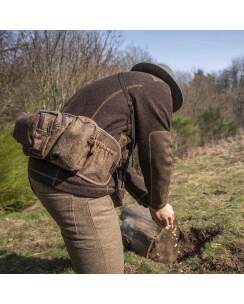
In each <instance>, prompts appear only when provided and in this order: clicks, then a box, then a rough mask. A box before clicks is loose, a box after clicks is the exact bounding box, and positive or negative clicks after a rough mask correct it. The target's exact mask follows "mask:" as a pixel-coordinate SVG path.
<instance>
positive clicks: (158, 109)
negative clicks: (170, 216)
mask: <svg viewBox="0 0 244 304" xmlns="http://www.w3.org/2000/svg"><path fill="white" fill-rule="evenodd" d="M124 78H125V81H126V86H127V89H128V91H129V93H130V95H131V97H132V99H133V103H134V111H135V139H136V145H137V146H138V153H139V163H140V166H141V170H142V174H143V177H144V180H143V178H142V177H140V176H138V175H137V174H136V172H135V170H134V169H133V168H128V170H127V173H126V180H125V188H126V190H127V191H128V192H129V193H130V194H131V195H132V196H133V197H134V198H135V199H136V200H137V201H138V202H139V203H142V204H144V205H146V206H152V207H154V208H160V207H163V206H164V205H165V204H166V203H167V201H168V189H169V183H170V174H171V166H172V149H171V138H170V132H169V131H170V119H171V116H172V98H171V91H170V88H169V86H168V85H167V84H166V83H165V82H164V81H162V80H160V79H159V78H157V77H154V76H152V75H150V74H146V73H142V72H126V73H124ZM63 112H67V113H71V114H73V115H83V116H87V117H90V118H92V119H94V120H95V121H96V123H97V124H98V126H99V127H101V128H102V129H104V130H106V131H107V132H108V133H109V134H111V135H112V136H114V137H115V138H116V139H119V138H120V135H121V134H122V133H125V134H127V131H128V128H130V115H129V108H128V104H127V100H126V97H125V95H124V93H123V91H122V89H121V86H120V83H119V80H118V74H115V75H112V76H109V77H106V78H103V79H101V80H98V81H95V82H93V83H91V84H89V85H87V86H85V87H83V88H82V89H80V90H79V91H78V92H77V93H76V94H75V95H74V96H73V97H72V98H71V99H70V100H69V101H68V103H67V104H66V105H65V106H64V109H63ZM115 174H116V173H115ZM29 175H30V176H31V177H32V178H33V179H35V180H37V181H39V182H43V183H45V184H48V185H52V186H53V187H55V188H56V189H59V190H62V191H64V192H69V193H73V194H76V195H78V196H85V197H99V196H104V195H107V194H112V193H113V192H114V191H115V179H114V176H113V177H112V178H111V179H110V182H109V183H108V185H107V186H105V187H104V186H97V185H93V184H91V183H89V182H86V181H84V180H82V179H81V178H80V177H79V176H76V175H74V174H72V173H70V172H68V171H65V170H63V169H61V168H58V167H56V166H54V165H52V164H50V163H48V162H46V161H45V160H37V159H34V158H30V161H29ZM144 182H145V183H144Z"/></svg>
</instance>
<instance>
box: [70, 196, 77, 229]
mask: <svg viewBox="0 0 244 304" xmlns="http://www.w3.org/2000/svg"><path fill="white" fill-rule="evenodd" d="M71 208H72V213H73V219H74V224H75V232H76V233H77V234H78V229H77V222H76V217H75V210H74V200H73V195H72V196H71Z"/></svg>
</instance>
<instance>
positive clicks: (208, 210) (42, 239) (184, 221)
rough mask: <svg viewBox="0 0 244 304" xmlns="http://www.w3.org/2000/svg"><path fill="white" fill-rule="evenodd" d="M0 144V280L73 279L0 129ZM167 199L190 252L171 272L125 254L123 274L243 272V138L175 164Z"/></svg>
mask: <svg viewBox="0 0 244 304" xmlns="http://www.w3.org/2000/svg"><path fill="white" fill-rule="evenodd" d="M0 144H1V150H0V170H1V175H0V193H1V197H0V236H1V238H0V273H73V271H72V269H71V266H70V262H69V259H68V256H67V252H66V250H65V247H64V244H63V242H62V239H61V235H60V233H59V230H58V228H57V226H56V225H55V224H54V222H53V221H52V220H51V218H50V217H49V216H48V214H47V212H46V211H45V210H44V209H43V207H42V206H41V205H40V203H39V202H38V201H37V200H36V198H35V197H34V196H33V194H32V193H31V191H30V189H29V186H28V180H27V174H26V168H27V160H26V158H25V156H23V154H22V152H21V149H20V147H19V146H18V145H16V144H15V142H14V140H13V139H12V138H11V137H10V136H9V131H6V130H5V131H3V132H1V135H0ZM170 197H171V202H172V204H173V206H174V208H175V212H176V215H177V218H178V222H179V225H180V227H181V229H182V231H183V232H185V233H188V235H189V236H190V237H192V238H193V240H194V242H195V247H194V250H192V251H191V252H187V253H186V254H185V255H184V256H182V257H181V259H179V261H178V262H176V263H175V264H174V265H171V266H168V265H162V264H159V263H155V262H152V261H150V260H147V259H145V258H141V257H139V256H137V255H136V254H134V253H132V252H125V269H126V273H243V272H244V136H243V135H242V136H241V135H238V136H236V137H235V138H231V139H229V140H228V141H223V142H221V143H219V144H218V145H215V146H208V147H204V148H201V149H196V150H194V151H192V153H191V155H190V156H189V157H188V158H186V159H176V162H175V168H174V175H173V179H172V186H171V194H170ZM126 200H127V203H128V202H131V201H132V199H131V198H129V197H128V196H127V199H126Z"/></svg>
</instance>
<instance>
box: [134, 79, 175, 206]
mask: <svg viewBox="0 0 244 304" xmlns="http://www.w3.org/2000/svg"><path fill="white" fill-rule="evenodd" d="M134 102H135V121H136V122H135V125H136V130H135V131H136V143H137V145H138V154H139V163H140V167H141V170H142V174H143V177H144V181H145V186H146V189H147V191H148V195H147V197H146V198H147V204H148V206H150V207H153V208H155V209H159V208H162V207H164V206H165V205H166V204H167V203H168V193H169V185H170V176H171V170H172V161H173V155H172V142H171V133H170V120H171V116H172V97H171V91H170V89H169V87H168V85H167V84H166V83H164V82H162V81H151V82H148V83H146V84H145V85H144V86H143V87H142V88H140V90H139V91H138V92H137V93H136V95H135V96H134Z"/></svg>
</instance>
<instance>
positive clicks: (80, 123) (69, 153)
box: [48, 114, 97, 171]
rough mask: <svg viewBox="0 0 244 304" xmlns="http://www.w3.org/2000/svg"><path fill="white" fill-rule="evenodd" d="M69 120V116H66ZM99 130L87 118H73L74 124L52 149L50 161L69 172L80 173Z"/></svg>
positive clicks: (49, 156)
mask: <svg viewBox="0 0 244 304" xmlns="http://www.w3.org/2000/svg"><path fill="white" fill-rule="evenodd" d="M66 115H67V117H68V118H70V117H71V116H69V114H66ZM96 129H97V125H96V123H95V122H94V121H93V120H91V119H90V118H88V117H85V116H78V117H76V116H73V117H72V122H71V123H70V124H69V126H68V127H67V128H66V129H65V131H64V132H63V133H62V135H61V136H60V137H59V139H58V140H57V142H56V143H55V145H54V146H53V148H52V149H51V151H50V153H49V155H48V160H49V161H50V162H51V163H53V164H55V165H57V166H59V167H61V168H63V169H65V170H68V171H78V170H79V169H80V168H82V166H83V164H84V163H85V161H86V158H87V155H88V153H89V151H90V149H91V146H90V144H89V142H90V141H92V140H93V137H94V136H95V133H96Z"/></svg>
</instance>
